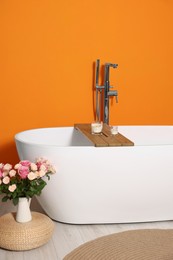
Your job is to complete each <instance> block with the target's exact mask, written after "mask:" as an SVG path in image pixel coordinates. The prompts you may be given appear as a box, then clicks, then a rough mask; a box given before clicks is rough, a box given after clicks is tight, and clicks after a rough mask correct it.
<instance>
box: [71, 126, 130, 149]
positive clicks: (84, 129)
mask: <svg viewBox="0 0 173 260" xmlns="http://www.w3.org/2000/svg"><path fill="white" fill-rule="evenodd" d="M74 128H75V129H77V130H78V131H80V132H81V133H82V134H84V135H85V136H86V137H87V138H88V139H89V140H90V141H91V142H92V143H93V144H94V146H96V147H106V146H134V142H132V141H131V140H129V139H128V138H127V137H125V136H124V135H122V134H120V133H118V134H116V135H112V134H111V129H110V126H108V125H107V124H103V130H102V132H101V133H100V134H94V135H93V134H91V124H74Z"/></svg>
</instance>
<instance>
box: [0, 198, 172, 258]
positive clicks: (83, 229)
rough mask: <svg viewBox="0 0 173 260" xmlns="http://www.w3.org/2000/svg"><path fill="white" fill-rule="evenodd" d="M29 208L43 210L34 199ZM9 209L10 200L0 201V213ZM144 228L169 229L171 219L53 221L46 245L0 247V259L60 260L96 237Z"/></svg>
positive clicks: (9, 210)
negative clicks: (16, 248) (90, 222)
mask: <svg viewBox="0 0 173 260" xmlns="http://www.w3.org/2000/svg"><path fill="white" fill-rule="evenodd" d="M0 200H1V198H0ZM31 209H32V210H33V211H38V212H43V211H42V209H41V207H40V206H39V204H38V203H37V201H36V200H34V199H33V201H32V205H31ZM11 211H15V207H14V206H12V205H11V202H9V203H2V202H0V215H3V214H6V213H8V212H11ZM144 228H145V229H146V228H164V229H169V228H173V221H165V222H152V223H133V224H109V225H69V224H62V223H59V222H55V231H54V234H53V236H52V239H51V240H50V241H49V242H48V243H47V244H46V245H44V246H42V247H40V248H37V249H34V250H30V251H23V252H14V251H8V250H4V249H0V260H62V259H63V257H64V256H65V255H66V254H67V253H69V252H70V251H72V250H73V249H74V248H76V247H78V246H79V245H81V244H83V243H85V242H87V241H90V240H92V239H95V238H97V237H101V236H104V235H108V234H111V233H116V232H122V231H125V230H132V229H144ZM0 235H1V234H0ZM81 260H82V259H81Z"/></svg>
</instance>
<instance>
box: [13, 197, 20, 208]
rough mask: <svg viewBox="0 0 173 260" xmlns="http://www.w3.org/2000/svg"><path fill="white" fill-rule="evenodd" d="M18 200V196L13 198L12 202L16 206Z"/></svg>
mask: <svg viewBox="0 0 173 260" xmlns="http://www.w3.org/2000/svg"><path fill="white" fill-rule="evenodd" d="M18 202H19V198H13V204H14V205H15V206H16V205H17V204H18Z"/></svg>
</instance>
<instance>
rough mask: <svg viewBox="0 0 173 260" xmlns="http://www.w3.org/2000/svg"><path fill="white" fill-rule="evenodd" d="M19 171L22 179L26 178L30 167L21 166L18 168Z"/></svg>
mask: <svg viewBox="0 0 173 260" xmlns="http://www.w3.org/2000/svg"><path fill="white" fill-rule="evenodd" d="M18 173H19V176H20V177H21V179H26V178H27V176H28V174H29V168H28V167H27V166H21V167H20V168H19V169H18Z"/></svg>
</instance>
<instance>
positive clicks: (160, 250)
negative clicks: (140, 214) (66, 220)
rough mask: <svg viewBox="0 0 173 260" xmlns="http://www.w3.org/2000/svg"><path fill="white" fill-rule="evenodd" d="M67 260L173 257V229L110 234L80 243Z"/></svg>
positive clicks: (167, 259) (163, 259)
mask: <svg viewBox="0 0 173 260" xmlns="http://www.w3.org/2000/svg"><path fill="white" fill-rule="evenodd" d="M64 260H173V229H172V230H171V229H166V230H165V229H144V230H131V231H125V232H121V233H116V234H111V235H108V236H104V237H101V238H97V239H95V240H93V241H90V242H87V243H85V244H83V245H81V246H79V247H78V248H76V249H74V250H73V251H72V252H71V253H69V254H68V255H67V256H66V257H65V258H64Z"/></svg>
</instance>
